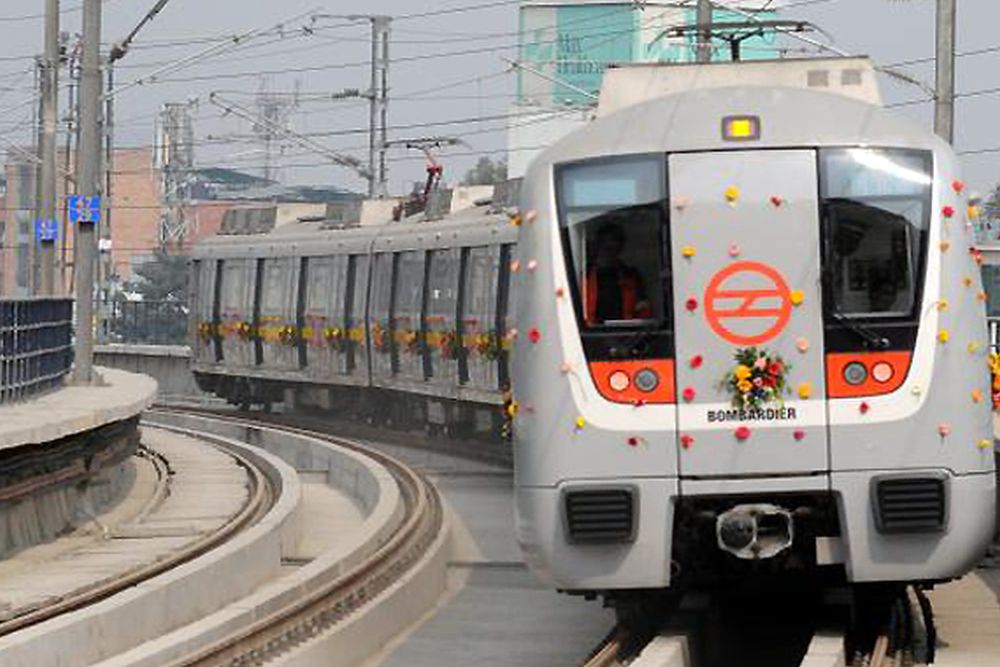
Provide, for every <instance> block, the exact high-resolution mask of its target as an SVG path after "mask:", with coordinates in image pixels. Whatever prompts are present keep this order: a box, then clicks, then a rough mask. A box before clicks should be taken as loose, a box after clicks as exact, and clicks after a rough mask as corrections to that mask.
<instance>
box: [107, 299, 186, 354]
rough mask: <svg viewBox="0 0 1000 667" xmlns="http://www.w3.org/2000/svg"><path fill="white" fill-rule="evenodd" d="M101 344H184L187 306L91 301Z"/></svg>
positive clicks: (174, 302)
mask: <svg viewBox="0 0 1000 667" xmlns="http://www.w3.org/2000/svg"><path fill="white" fill-rule="evenodd" d="M94 313H95V315H96V317H97V321H98V330H97V340H98V342H100V343H129V344H135V345H187V342H188V341H187V327H188V307H187V304H185V303H181V302H178V301H105V302H98V303H96V304H94Z"/></svg>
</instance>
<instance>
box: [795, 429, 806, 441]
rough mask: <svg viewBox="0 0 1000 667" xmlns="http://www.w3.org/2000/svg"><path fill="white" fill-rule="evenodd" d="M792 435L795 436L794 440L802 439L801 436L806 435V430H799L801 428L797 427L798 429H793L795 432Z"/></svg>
mask: <svg viewBox="0 0 1000 667" xmlns="http://www.w3.org/2000/svg"><path fill="white" fill-rule="evenodd" d="M793 435H794V436H795V439H796V440H802V439H803V438H805V437H806V432H805V431H803V430H801V429H799V430H797V431H795V433H794V434H793Z"/></svg>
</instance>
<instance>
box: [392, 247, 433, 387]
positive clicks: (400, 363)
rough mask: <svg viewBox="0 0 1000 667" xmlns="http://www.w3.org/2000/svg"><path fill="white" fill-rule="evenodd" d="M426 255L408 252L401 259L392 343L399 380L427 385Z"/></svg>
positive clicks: (398, 270) (394, 296) (400, 256)
mask: <svg viewBox="0 0 1000 667" xmlns="http://www.w3.org/2000/svg"><path fill="white" fill-rule="evenodd" d="M425 255H426V253H425V252H424V251H423V250H406V251H404V252H401V253H399V254H398V255H397V257H398V258H399V259H398V260H397V262H398V263H397V265H396V275H395V285H394V289H393V300H392V319H391V322H392V327H391V328H392V339H393V342H394V343H395V344H394V345H393V351H394V353H395V357H396V363H395V368H396V374H397V376H398V377H399V378H403V379H406V380H414V381H417V382H423V381H424V377H425V375H424V370H425V369H424V349H423V348H424V344H423V340H424V336H423V332H422V325H421V321H422V319H423V306H424V278H425V271H426V268H425V262H424V257H425Z"/></svg>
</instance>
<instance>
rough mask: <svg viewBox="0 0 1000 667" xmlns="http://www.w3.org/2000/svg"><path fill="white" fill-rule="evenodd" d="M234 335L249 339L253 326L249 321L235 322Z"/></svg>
mask: <svg viewBox="0 0 1000 667" xmlns="http://www.w3.org/2000/svg"><path fill="white" fill-rule="evenodd" d="M235 329H236V335H237V336H239V337H240V338H241V339H243V340H250V338H251V336H252V335H253V326H252V325H251V324H250V323H249V322H237V323H236V327H235Z"/></svg>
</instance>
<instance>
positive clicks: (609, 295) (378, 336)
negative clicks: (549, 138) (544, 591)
mask: <svg viewBox="0 0 1000 667" xmlns="http://www.w3.org/2000/svg"><path fill="white" fill-rule="evenodd" d="M596 115H597V117H596V119H595V120H593V121H591V122H590V123H589V124H587V125H586V126H584V127H582V128H581V129H579V130H577V131H575V132H573V133H571V134H570V135H568V136H566V137H565V138H563V139H561V140H560V141H558V142H557V143H555V144H554V145H553V146H551V147H550V148H549V149H547V150H545V151H543V152H542V153H541V154H540V155H539V156H538V157H537V158H536V159H535V160H534V161H533V163H532V165H531V166H530V168H529V170H528V172H527V174H526V175H525V177H524V179H523V182H521V183H520V188H519V190H520V192H519V194H517V190H518V188H510V189H509V192H508V194H509V196H508V195H505V194H503V193H497V194H496V195H495V196H494V198H493V200H492V201H489V202H487V201H483V202H479V204H478V205H475V206H472V207H470V208H467V209H465V210H462V211H459V212H455V213H453V214H450V215H445V216H444V217H443V218H441V219H438V220H425V219H424V218H422V217H419V216H415V217H410V218H405V219H404V220H401V221H398V222H388V223H386V224H382V225H377V226H371V227H369V226H364V225H362V226H360V227H352V228H341V227H340V226H338V225H336V224H332V223H324V222H300V223H297V224H291V225H287V226H285V227H282V228H279V229H277V230H275V231H273V232H271V233H268V234H263V235H254V236H239V235H235V236H224V237H218V238H215V239H212V240H210V241H208V242H205V243H203V244H202V245H201V246H200V247H199V248H198V250H197V252H196V255H195V259H194V288H193V293H194V295H195V303H194V307H193V313H194V318H193V319H194V323H193V326H192V332H191V335H192V348H193V350H194V365H193V368H194V371H195V374H196V377H197V378H198V381H199V383H200V384H201V386H202V387H203V388H204V389H206V390H209V391H213V392H215V393H216V394H218V395H220V396H223V397H225V398H227V399H228V400H230V401H232V402H234V403H237V404H242V405H249V404H252V403H257V404H264V405H266V404H268V403H270V402H274V401H284V402H286V403H293V404H295V405H297V406H310V407H314V408H320V409H323V410H327V411H333V412H337V413H340V414H349V415H352V416H355V417H361V418H365V419H368V420H369V421H373V422H376V423H391V424H402V425H414V424H425V425H427V426H428V428H430V429H431V430H445V429H447V430H449V432H450V433H451V434H453V435H457V436H464V435H467V434H470V433H474V432H477V431H479V432H487V431H491V430H496V429H497V428H498V426H499V423H498V422H499V421H500V420H501V415H504V417H503V418H504V419H509V420H510V421H511V422H512V427H513V429H512V430H513V438H512V449H513V458H514V468H515V487H516V493H515V495H516V513H515V514H516V520H517V535H518V541H519V545H520V547H521V549H522V551H523V553H524V556H525V559H526V561H527V563H528V564H529V565H530V566H531V567H532V569H533V570H534V571H536V572H537V573H538V574H539V575H541V576H542V577H543V579H545V580H546V581H548V582H550V583H551V584H552V585H553V586H554V587H556V588H558V589H560V590H563V591H567V592H571V593H581V594H587V595H602V596H604V597H605V598H606V599H609V600H611V601H612V602H616V603H617V602H618V601H622V600H627V599H629V598H630V597H633V596H634V595H635V594H636V592H638V591H662V590H669V589H671V588H677V587H680V586H682V585H684V584H685V583H687V582H703V581H719V580H721V579H723V578H725V577H727V576H735V577H744V576H747V575H751V574H755V573H778V574H783V573H795V572H801V573H806V574H807V575H809V576H821V575H823V574H828V575H831V576H834V577H839V578H841V579H843V580H844V581H847V582H850V583H854V584H863V583H871V582H935V581H942V580H947V579H950V578H954V577H957V576H960V575H961V574H963V573H964V572H966V571H967V570H968V569H969V568H971V567H972V565H973V564H974V563H975V562H976V560H977V559H978V558H979V557H980V556H981V555H982V554H983V553H984V551H985V548H986V546H987V544H988V542H989V540H990V537H991V536H992V534H993V526H994V495H995V481H994V479H995V478H994V455H993V444H992V443H993V433H992V419H991V402H990V397H991V391H990V388H991V385H990V376H989V373H988V370H987V364H986V360H987V355H988V351H989V348H988V343H987V341H988V338H987V328H986V320H985V311H984V304H983V293H982V291H981V290H982V286H981V279H980V273H979V270H978V267H977V256H976V254H975V253H974V252H972V251H971V244H972V236H971V232H970V222H969V217H970V216H972V215H974V213H975V212H974V210H973V209H972V208H971V207H969V206H968V201H967V193H966V191H965V187H964V184H963V183H962V182H961V180H960V177H959V174H958V161H957V159H956V156H955V154H954V152H953V151H952V150H951V148H950V147H949V146H948V145H946V144H945V143H944V142H943V141H941V140H939V139H938V138H936V137H934V136H933V135H932V134H930V133H929V132H927V131H926V130H924V129H922V128H920V127H918V126H917V125H916V124H914V123H913V122H911V121H909V120H906V119H904V118H902V117H900V116H898V115H895V114H893V113H892V112H890V111H888V110H886V109H884V108H883V106H882V104H881V100H880V96H879V92H878V88H877V83H876V80H875V72H874V69H873V67H872V66H871V63H870V62H869V61H868V60H867V59H812V60H791V59H790V60H787V61H780V62H746V63H734V64H709V65H674V66H662V65H655V66H654V65H649V66H621V67H612V68H610V69H609V70H608V72H607V73H606V75H605V79H604V85H603V87H602V90H601V95H600V103H599V105H598V109H597V114H596ZM515 197H516V198H515ZM515 206H516V210H514V209H513V207H515ZM431 217H432V218H433V217H434V216H431ZM512 222H513V223H514V224H511V223H512ZM508 366H509V369H508ZM509 385H512V394H511V393H509V392H508V387H509Z"/></svg>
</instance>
